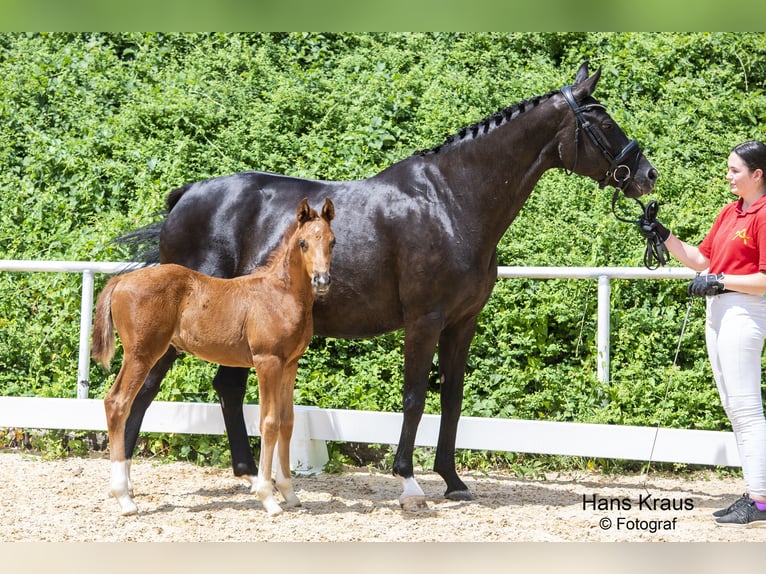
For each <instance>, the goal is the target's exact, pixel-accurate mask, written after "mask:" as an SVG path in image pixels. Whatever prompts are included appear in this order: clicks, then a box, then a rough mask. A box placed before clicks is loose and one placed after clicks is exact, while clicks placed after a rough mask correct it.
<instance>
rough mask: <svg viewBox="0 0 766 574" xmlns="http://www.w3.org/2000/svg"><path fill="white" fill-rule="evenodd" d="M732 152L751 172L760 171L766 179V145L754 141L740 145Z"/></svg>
mask: <svg viewBox="0 0 766 574" xmlns="http://www.w3.org/2000/svg"><path fill="white" fill-rule="evenodd" d="M731 151H733V152H734V153H736V154H737V155H738V156H739V157H741V158H742V161H743V162H744V163H745V165H746V166H747V167H749V168H750V171H753V170H756V169H760V170H761V171H763V173H764V177H766V144H763V143H762V142H759V141H757V140H752V141H749V142H744V143H741V144H739V145H738V146H736V147H735V148H734V149H733V150H731Z"/></svg>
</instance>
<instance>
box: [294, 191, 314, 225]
mask: <svg viewBox="0 0 766 574" xmlns="http://www.w3.org/2000/svg"><path fill="white" fill-rule="evenodd" d="M316 216H317V212H316V211H314V210H313V209H311V207H309V198H308V197H304V198H303V200H301V202H300V203H299V204H298V212H297V213H296V214H295V218H296V219H297V220H298V223H300V224H304V223H306V222H307V221H311V220H312V219H314V218H315V217H316Z"/></svg>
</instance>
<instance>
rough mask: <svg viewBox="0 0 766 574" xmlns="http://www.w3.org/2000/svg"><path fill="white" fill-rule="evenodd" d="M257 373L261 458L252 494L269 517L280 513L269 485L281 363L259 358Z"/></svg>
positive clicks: (271, 359)
mask: <svg viewBox="0 0 766 574" xmlns="http://www.w3.org/2000/svg"><path fill="white" fill-rule="evenodd" d="M255 369H256V371H257V373H258V394H259V395H260V401H261V409H260V411H261V413H260V431H261V456H260V462H259V464H258V466H259V468H260V472H259V473H258V479H257V480H256V482H255V484H254V491H255V494H256V496H257V497H258V500H260V501H261V504H263V507H264V508H265V509H266V512H268V513H269V515H270V516H276V515H277V514H281V513H282V507H281V506H279V503H278V502H277V499H276V498H275V497H274V488H273V486H272V484H271V472H272V462H273V460H274V448H275V447H276V444H277V439H278V438H279V424H280V419H279V404H278V401H279V385H280V384H281V383H282V370H283V369H282V361H281V360H280V359H278V358H277V357H269V358H259V360H258V361H257V363H256V367H255Z"/></svg>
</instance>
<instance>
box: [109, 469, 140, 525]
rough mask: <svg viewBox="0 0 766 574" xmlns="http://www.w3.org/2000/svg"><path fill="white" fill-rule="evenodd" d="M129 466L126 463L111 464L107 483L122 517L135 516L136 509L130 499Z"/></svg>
mask: <svg viewBox="0 0 766 574" xmlns="http://www.w3.org/2000/svg"><path fill="white" fill-rule="evenodd" d="M129 474H130V465H129V463H128V462H127V461H124V460H121V461H115V462H112V469H111V479H110V481H109V491H110V492H111V493H112V496H114V497H115V498H116V499H117V502H119V503H120V511H121V513H122V515H123V516H128V515H130V514H136V513H137V512H138V507H137V506H136V503H135V502H133V499H132V498H131V497H130V487H129V484H130V478H129Z"/></svg>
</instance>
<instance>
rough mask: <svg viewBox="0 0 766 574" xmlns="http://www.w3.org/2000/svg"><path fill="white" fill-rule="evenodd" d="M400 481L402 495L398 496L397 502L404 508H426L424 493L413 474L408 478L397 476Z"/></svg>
mask: <svg viewBox="0 0 766 574" xmlns="http://www.w3.org/2000/svg"><path fill="white" fill-rule="evenodd" d="M399 480H400V481H401V482H402V489H403V492H402V495H401V496H400V497H399V504H400V505H401V507H402V508H404V509H405V510H417V509H418V508H426V495H425V493H424V492H423V489H422V488H420V485H419V484H418V482H417V481H416V480H415V477H414V476H411V477H409V478H404V477H402V476H400V477H399Z"/></svg>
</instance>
